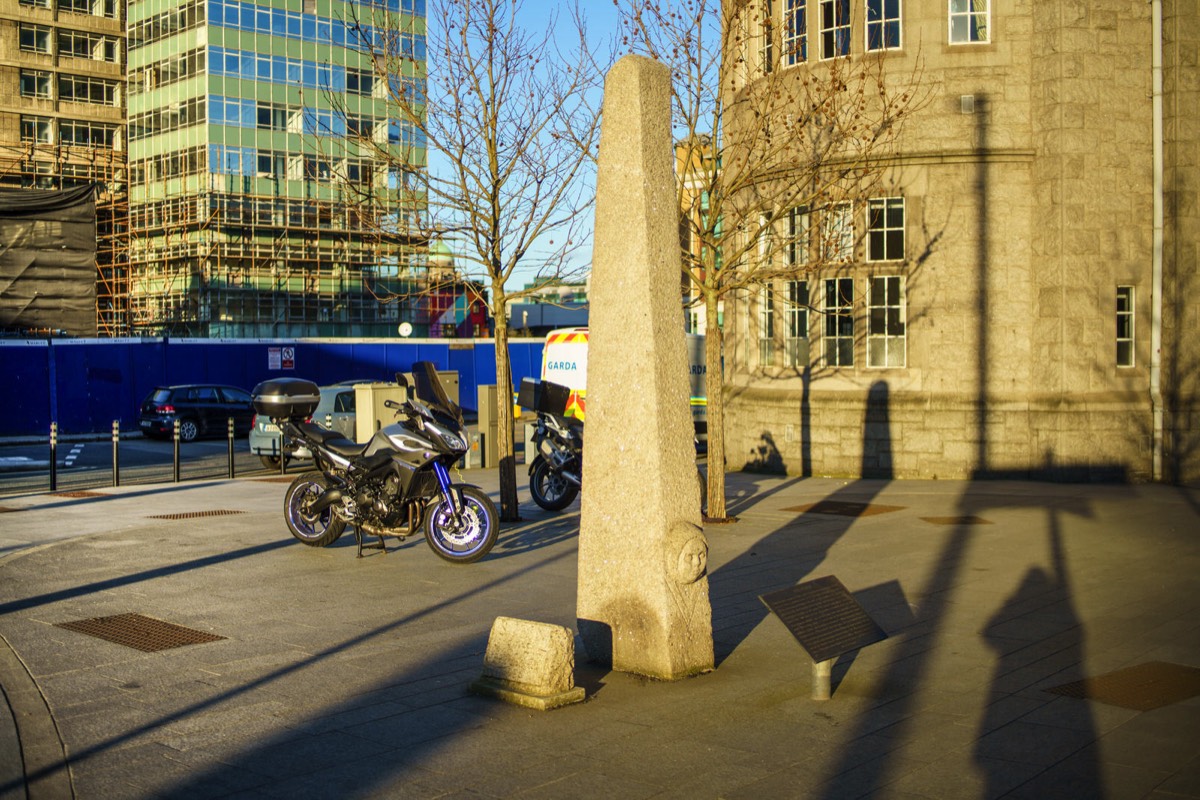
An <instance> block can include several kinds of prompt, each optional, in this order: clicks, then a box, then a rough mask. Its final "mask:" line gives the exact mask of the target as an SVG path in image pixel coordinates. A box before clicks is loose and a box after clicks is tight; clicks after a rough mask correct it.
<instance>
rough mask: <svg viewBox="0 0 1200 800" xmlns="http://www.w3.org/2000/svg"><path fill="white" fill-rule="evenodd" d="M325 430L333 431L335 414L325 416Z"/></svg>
mask: <svg viewBox="0 0 1200 800" xmlns="http://www.w3.org/2000/svg"><path fill="white" fill-rule="evenodd" d="M325 428H326V429H328V430H333V414H326V415H325Z"/></svg>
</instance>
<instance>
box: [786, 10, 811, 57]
mask: <svg viewBox="0 0 1200 800" xmlns="http://www.w3.org/2000/svg"><path fill="white" fill-rule="evenodd" d="M807 11H808V0H784V6H783V12H784V13H783V60H784V63H785V64H787V65H788V66H789V67H790V66H794V65H796V64H803V63H804V62H805V61H807V60H808V19H807V17H806V16H805V15H806V13H807Z"/></svg>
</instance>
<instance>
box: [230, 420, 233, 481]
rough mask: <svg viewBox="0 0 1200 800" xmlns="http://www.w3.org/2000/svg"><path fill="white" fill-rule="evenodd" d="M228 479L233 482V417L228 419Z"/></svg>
mask: <svg viewBox="0 0 1200 800" xmlns="http://www.w3.org/2000/svg"><path fill="white" fill-rule="evenodd" d="M229 479H230V480H233V417H230V418H229Z"/></svg>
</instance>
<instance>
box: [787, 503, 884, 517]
mask: <svg viewBox="0 0 1200 800" xmlns="http://www.w3.org/2000/svg"><path fill="white" fill-rule="evenodd" d="M783 510H784V511H794V512H796V513H797V514H833V515H836V516H839V517H873V516H875V515H876V514H890V513H891V512H893V511H903V510H904V506H884V505H878V504H875V503H850V502H846V501H844V500H822V501H820V502H819V503H809V504H808V505H803V506H792V507H791V508H785V509H783Z"/></svg>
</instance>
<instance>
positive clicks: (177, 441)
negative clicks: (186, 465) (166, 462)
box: [174, 420, 179, 483]
mask: <svg viewBox="0 0 1200 800" xmlns="http://www.w3.org/2000/svg"><path fill="white" fill-rule="evenodd" d="M174 439H175V455H174V461H175V482H176V483H179V420H175V436H174Z"/></svg>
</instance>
